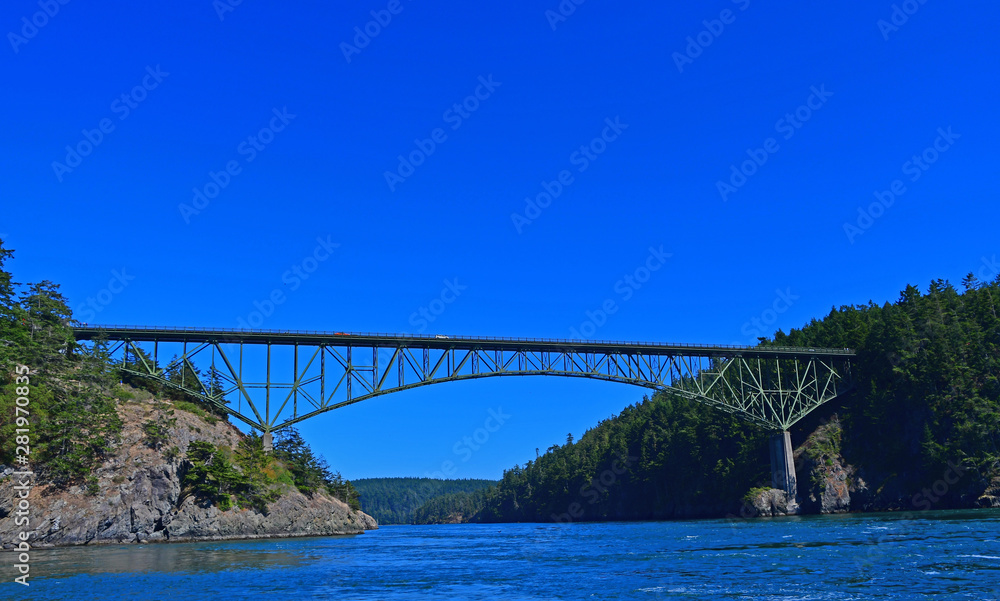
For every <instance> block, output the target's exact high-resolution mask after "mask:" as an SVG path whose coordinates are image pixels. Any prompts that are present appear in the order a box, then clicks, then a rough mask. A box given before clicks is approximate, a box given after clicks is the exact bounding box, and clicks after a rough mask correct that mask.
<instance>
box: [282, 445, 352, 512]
mask: <svg viewBox="0 0 1000 601" xmlns="http://www.w3.org/2000/svg"><path fill="white" fill-rule="evenodd" d="M274 456H275V457H276V458H277V459H279V460H281V462H282V463H284V465H285V467H286V469H288V471H289V472H291V474H292V479H293V481H294V482H295V486H296V488H298V489H299V490H300V491H301V492H303V493H305V494H307V495H310V496H312V495H313V493H315V492H316V491H317V490H319V489H321V488H322V489H324V490H326V491H327V492H329V493H330V494H331V495H333V496H334V497H336V498H338V499H340V500H341V501H343V502H345V503H347V504H348V505H349V506H350V507H351V508H352V509H359V508H360V505H359V504H358V493H357V491H356V490H354V486H353V485H352V484H351V483H350V482H349V481H347V480H344V478H343V477H342V476H341V475H340V472H336V473H334V472H331V471H330V467H329V465H327V463H326V460H325V459H323V458H322V457H317V456H316V455H315V454H314V453H313V452H312V449H310V448H309V445H308V444H306V441H305V440H304V439H303V438H302V435H301V434H299V431H298V430H296V429H295V428H286V429H284V430H281V431H280V432H278V434H277V439H276V440H275V443H274Z"/></svg>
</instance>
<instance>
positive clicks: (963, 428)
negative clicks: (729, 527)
mask: <svg viewBox="0 0 1000 601" xmlns="http://www.w3.org/2000/svg"><path fill="white" fill-rule="evenodd" d="M998 310H1000V278H997V280H994V281H992V282H979V281H976V279H975V278H974V277H973V276H972V274H970V275H969V276H968V277H966V278H965V280H964V281H963V291H961V292H959V291H958V290H956V289H955V288H954V287H953V286H952V285H951V284H949V283H948V282H946V281H942V280H935V281H933V282H931V284H930V286H929V288H928V290H927V293H926V294H922V293H921V291H920V290H919V289H917V288H916V287H914V286H908V287H907V288H906V289H905V290H904V291H903V292H902V293H901V295H900V297H899V299H898V300H897V301H896V302H894V303H885V304H883V305H876V304H874V303H869V304H867V305H857V306H843V307H840V308H835V309H833V310H832V311H831V312H830V314H829V315H827V316H826V317H825V318H823V319H820V320H813V321H812V322H811V323H809V324H808V325H806V326H805V327H803V328H802V329H796V330H792V331H791V332H790V333H788V334H784V333H783V332H780V331H779V332H778V333H777V334H776V335H775V336H774V339H773V340H770V341H762V342H761V344H764V345H769V344H773V345H792V346H822V347H833V348H842V347H850V348H853V349H855V350H856V351H857V353H858V354H857V358H856V361H855V362H854V365H853V371H854V374H853V375H854V378H855V381H856V383H857V386H856V388H855V390H854V391H853V393H852V394H850V395H848V396H846V397H844V398H841V399H838V400H837V401H836V402H835V403H831V404H830V405H829V406H824V407H822V408H821V409H820V410H819V411H817V415H818V416H822V415H824V414H826V415H830V414H831V413H832V412H834V411H836V412H837V413H839V417H840V422H839V424H840V426H839V428H837V429H833V430H831V429H830V428H826V429H825V430H824V431H825V432H830V431H835V432H836V433H837V435H836V436H833V437H827V438H824V440H823V448H822V449H821V450H819V451H817V445H816V444H811V445H810V446H809V451H810V452H809V455H810V457H815V458H821V459H822V461H823V462H825V463H826V464H827V465H832V464H834V463H835V462H836V461H840V460H841V459H843V460H844V461H845V462H846V463H847V465H848V471H849V473H850V474H851V477H850V478H849V479H848V481H847V482H846V483H845V485H846V486H848V487H850V488H852V489H853V490H855V491H856V494H855V495H854V497H853V499H854V500H852V502H851V508H852V509H926V508H931V507H934V508H948V507H976V506H991V505H998V504H1000V498H998V495H1000V491H998V488H1000V359H998V351H1000V318H998ZM813 417H814V416H810V418H813ZM810 422H815V419H812V420H810V419H809V418H807V420H804V423H805V424H806V425H808V424H809V423H810ZM812 425H813V426H815V425H816V424H815V423H813V424H812ZM808 433H809V432H807V431H804V430H803V428H798V429H797V430H796V431H794V432H793V443H794V444H796V445H799V444H801V443H802V442H803V440H804V438H805V435H806V434H808ZM767 434H768V433H767V432H763V431H761V430H760V429H758V428H757V427H755V426H751V425H749V424H746V423H742V422H740V421H737V419H736V418H733V417H731V416H728V415H726V414H723V413H720V412H718V411H715V410H712V409H710V408H707V407H703V406H700V405H695V404H692V403H690V402H687V401H683V400H679V399H675V398H673V397H670V396H668V395H662V394H658V395H656V396H654V397H653V398H652V399H644V400H643V401H642V402H641V403H638V404H636V405H635V406H631V407H628V408H626V409H625V410H624V411H622V413H621V414H620V415H619V416H617V417H615V418H613V419H610V420H605V421H604V422H602V423H600V424H598V425H597V426H596V427H595V428H593V429H592V430H590V431H588V432H587V433H586V434H585V435H584V436H583V437H582V438H581V439H580V440H579V441H577V442H576V443H572V444H566V445H564V446H558V445H556V446H554V447H552V448H550V449H549V451H548V452H547V453H546V454H545V455H543V456H541V457H539V458H538V459H536V460H532V461H528V462H527V464H525V465H524V466H514V467H513V468H512V469H509V470H507V471H505V472H504V477H503V480H502V481H501V482H500V484H499V485H498V486H497V487H496V488H495V489H490V490H488V491H487V492H486V494H485V500H484V502H485V506H484V508H483V509H482V510H481V511H480V512H479V514H478V515H477V516H476V519H478V520H481V521H569V520H603V519H656V518H675V517H693V516H710V515H725V514H727V513H730V512H735V511H739V507H740V505H741V501H742V499H743V498H744V497H745V496H746V495H747V494H748V493H750V492H751V490H752V489H759V488H762V487H763V488H766V487H768V486H770V476H769V474H770V464H769V460H768V455H767V452H766V444H765V443H766V436H767ZM799 478H800V491H801V490H802V487H803V486H809V485H810V482H808V478H804V475H803V474H800V475H799ZM803 480H806V481H805V483H803ZM944 483H946V484H947V485H946V486H944V485H943V484H944ZM812 484H815V483H812Z"/></svg>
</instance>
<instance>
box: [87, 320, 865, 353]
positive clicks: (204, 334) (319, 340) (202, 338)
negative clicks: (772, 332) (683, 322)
mask: <svg viewBox="0 0 1000 601" xmlns="http://www.w3.org/2000/svg"><path fill="white" fill-rule="evenodd" d="M73 333H74V335H75V337H76V339H77V340H94V339H97V338H99V337H101V336H105V337H107V338H108V339H109V340H122V339H125V338H128V339H129V340H135V341H146V342H154V341H160V342H188V343H203V342H210V341H218V342H221V343H240V342H244V343H251V344H253V343H256V344H277V345H296V344H299V345H314V346H320V345H325V346H356V347H380V348H381V347H396V346H399V345H412V346H419V347H421V348H431V349H440V350H453V349H454V350H474V349H475V350H499V351H532V352H544V351H550V352H560V353H562V352H570V353H582V352H587V353H621V352H628V353H640V354H646V355H671V354H672V355H678V356H685V357H732V356H741V357H746V358H751V359H756V358H774V357H785V358H788V357H792V358H794V357H800V358H805V357H828V358H842V357H851V356H854V351H852V350H851V349H846V348H844V349H831V348H819V347H816V348H811V347H810V348H806V347H788V346H784V347H783V346H775V347H765V348H761V347H755V346H741V345H725V344H673V343H663V342H628V341H607V340H602V341H588V340H570V339H560V338H506V337H491V336H442V335H421V334H383V333H378V334H376V333H356V332H350V333H346V332H322V331H310V330H242V329H236V328H176V327H163V326H118V325H109V326H103V325H102V326H87V325H83V326H78V327H74V328H73Z"/></svg>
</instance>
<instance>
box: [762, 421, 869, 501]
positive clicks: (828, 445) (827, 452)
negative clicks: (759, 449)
mask: <svg viewBox="0 0 1000 601" xmlns="http://www.w3.org/2000/svg"><path fill="white" fill-rule="evenodd" d="M842 435H843V428H842V427H841V424H840V420H839V419H838V417H837V415H836V414H833V415H832V416H831V417H830V418H829V419H826V420H824V421H823V422H822V423H820V424H819V425H818V426H817V427H816V428H815V429H814V430H812V432H810V433H809V434H808V436H806V439H805V441H804V442H803V443H802V444H801V445H799V446H798V447H797V448H796V449H795V451H794V455H793V457H794V461H795V474H796V481H797V484H798V486H797V491H796V498H795V499H787V498H786V495H785V493H784V491H781V490H778V489H774V488H771V489H755V490H754V491H752V492H751V493H750V494H749V495H748V498H747V499H746V503H747V504H748V505H750V507H751V508H752V509H751V511H750V513H752V514H753V515H756V516H764V517H769V516H777V515H795V514H815V513H846V512H848V511H851V510H859V509H872V508H871V507H870V504H871V501H870V494H869V491H868V487H867V485H866V483H865V481H864V480H863V479H862V478H861V477H860V476H859V475H858V474H857V473H856V470H855V468H854V466H852V465H849V464H848V463H847V462H846V461H845V460H844V457H843V456H842V455H841V438H842Z"/></svg>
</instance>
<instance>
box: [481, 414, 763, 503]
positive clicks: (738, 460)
mask: <svg viewBox="0 0 1000 601" xmlns="http://www.w3.org/2000/svg"><path fill="white" fill-rule="evenodd" d="M767 460H768V459H767V455H766V433H765V432H761V431H759V429H757V428H755V427H754V426H752V425H750V424H747V423H744V422H741V421H739V420H737V419H736V418H734V417H732V416H730V415H728V414H725V413H722V412H719V411H717V410H713V409H712V408H709V407H706V406H703V405H698V404H694V403H690V402H688V401H685V400H682V399H676V398H673V397H670V396H666V395H656V396H655V397H653V398H652V399H643V401H642V402H641V403H638V404H636V405H634V406H631V407H627V408H626V409H625V410H624V411H622V412H621V414H619V415H618V416H617V417H615V418H612V419H608V420H604V421H603V422H601V423H600V424H599V425H598V426H597V427H595V428H593V429H591V430H588V431H587V432H586V433H585V434H584V435H583V436H582V437H581V438H580V440H578V441H577V442H575V443H568V444H566V445H564V446H562V447H560V446H558V445H555V446H553V447H550V448H549V450H548V452H546V453H545V454H544V455H542V456H541V457H539V458H537V459H535V460H534V461H529V462H528V463H527V464H526V465H525V466H524V467H523V468H522V467H520V466H515V467H514V468H513V469H510V470H506V471H505V472H504V477H503V480H501V481H500V483H499V485H498V486H497V487H496V488H495V489H490V490H487V491H486V494H485V501H486V506H485V507H484V508H483V510H482V511H481V512H480V513H479V515H478V516H477V519H478V520H480V521H488V522H490V521H505V522H506V521H513V522H522V521H543V522H544V521H577V520H608V519H612V520H630V519H664V518H671V517H694V516H698V515H712V514H717V513H718V512H720V511H723V512H724V511H725V510H726V509H727V506H726V503H727V501H728V502H730V503H732V500H733V499H739V498H740V497H741V496H742V495H743V493H744V492H745V491H746V490H747V489H749V488H751V487H752V486H754V485H756V484H758V483H760V482H761V481H763V480H764V479H765V477H766V478H767V479H769V478H770V471H769V468H768V467H767Z"/></svg>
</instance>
